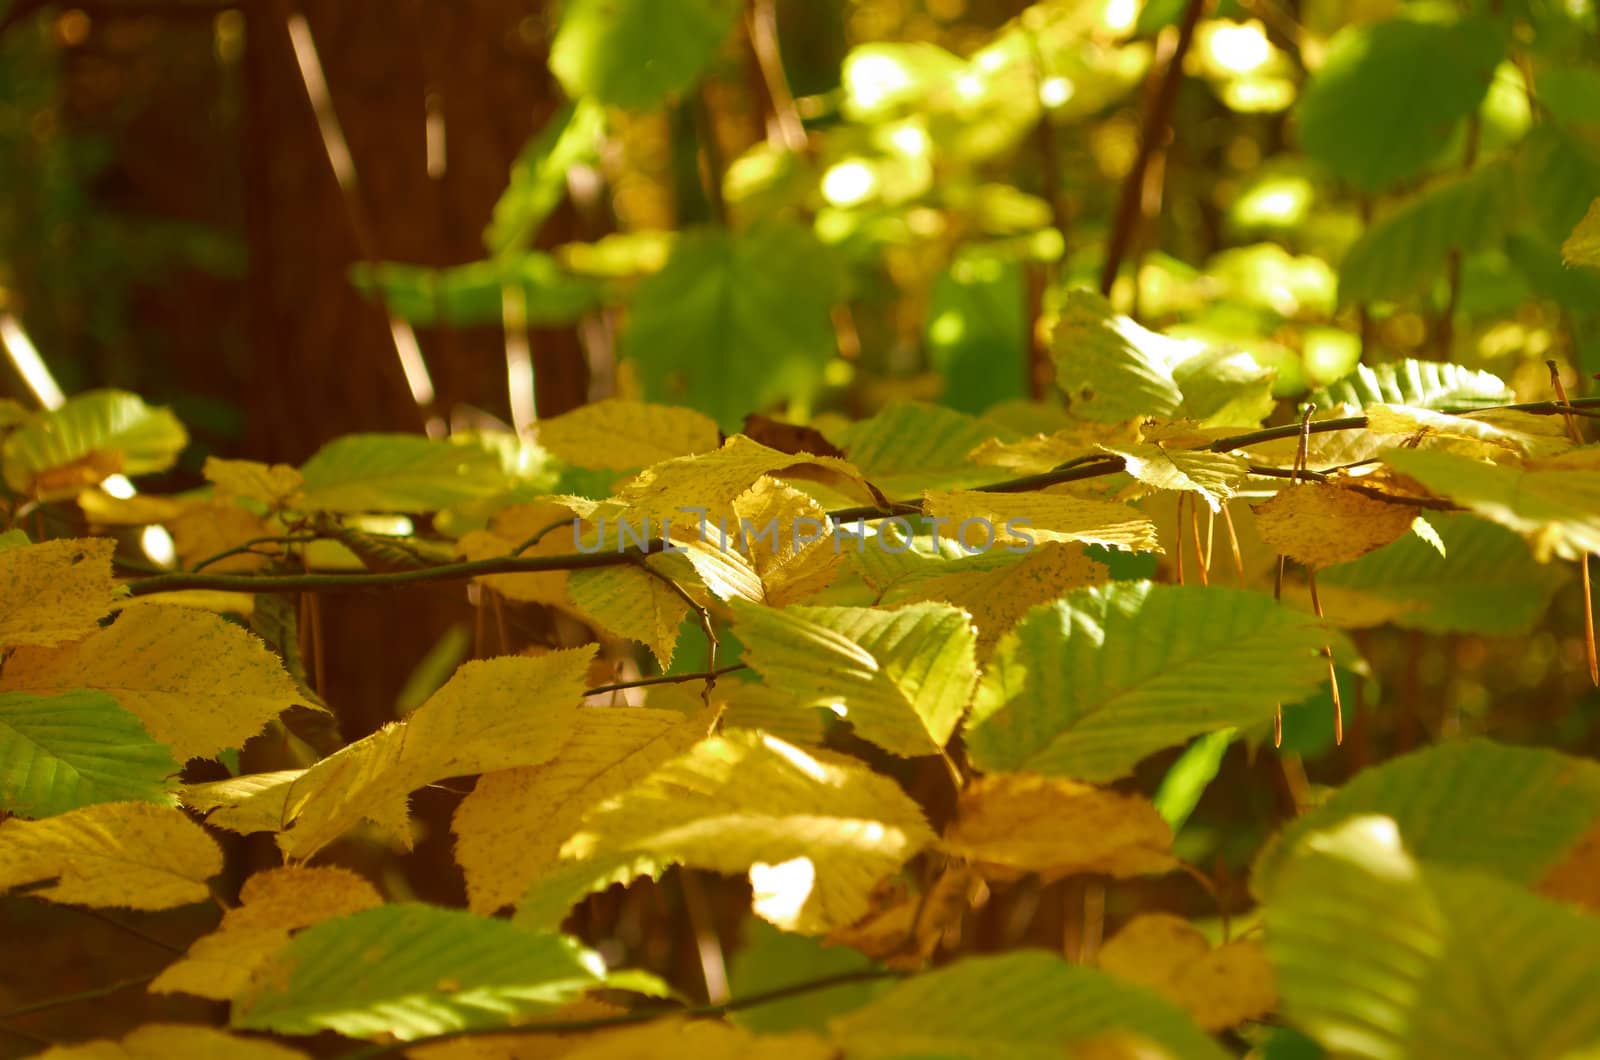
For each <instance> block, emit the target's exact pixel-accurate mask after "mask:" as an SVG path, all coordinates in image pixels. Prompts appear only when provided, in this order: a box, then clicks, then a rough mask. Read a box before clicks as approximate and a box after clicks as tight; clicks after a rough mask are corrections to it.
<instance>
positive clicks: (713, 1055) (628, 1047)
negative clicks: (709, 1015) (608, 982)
mask: <svg viewBox="0 0 1600 1060" xmlns="http://www.w3.org/2000/svg"><path fill="white" fill-rule="evenodd" d="M761 1007H762V1008H766V1007H767V1006H765V1005H763V1006H761ZM838 1055H839V1053H838V1050H837V1049H835V1048H834V1047H833V1046H832V1045H831V1044H830V1043H829V1042H827V1041H825V1040H824V1039H822V1038H819V1037H817V1036H816V1035H814V1034H805V1033H800V1032H794V1033H789V1034H753V1033H751V1032H750V1031H748V1030H745V1029H744V1028H743V1027H736V1026H733V1025H731V1024H728V1023H723V1022H719V1021H717V1020H691V1019H685V1018H682V1017H671V1018H668V1019H657V1020H651V1021H650V1022H649V1023H647V1024H645V1025H644V1026H642V1027H627V1028H621V1029H618V1030H614V1031H609V1032H607V1033H605V1034H602V1035H592V1036H590V1037H589V1038H586V1039H582V1040H580V1041H578V1042H577V1043H576V1044H575V1045H574V1046H573V1047H572V1049H571V1050H570V1051H567V1050H563V1051H562V1053H561V1058H562V1060H660V1058H662V1057H694V1058H695V1060H833V1058H835V1057H837V1056H838Z"/></svg>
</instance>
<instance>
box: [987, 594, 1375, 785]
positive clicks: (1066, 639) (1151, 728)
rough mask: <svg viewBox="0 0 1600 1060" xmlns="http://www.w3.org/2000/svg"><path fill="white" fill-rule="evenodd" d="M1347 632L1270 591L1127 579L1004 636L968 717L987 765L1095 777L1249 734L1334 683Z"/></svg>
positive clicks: (1049, 609) (1048, 610)
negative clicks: (1197, 741)
mask: <svg viewBox="0 0 1600 1060" xmlns="http://www.w3.org/2000/svg"><path fill="white" fill-rule="evenodd" d="M1330 645H1331V646H1332V648H1333V650H1334V651H1335V653H1344V652H1346V651H1349V650H1350V649H1349V645H1348V642H1347V641H1346V640H1345V639H1344V637H1343V636H1342V635H1340V634H1338V633H1336V632H1333V631H1331V630H1329V629H1328V628H1327V627H1326V626H1324V625H1323V624H1322V623H1320V622H1319V621H1317V620H1316V619H1315V618H1313V617H1312V616H1309V615H1306V614H1303V613H1297V612H1294V611H1291V610H1289V609H1288V608H1284V607H1281V606H1279V605H1278V604H1276V603H1274V602H1273V601H1272V600H1271V599H1270V598H1268V597H1266V596H1260V595H1257V594H1255V593H1249V592H1244V591H1241V590H1236V589H1225V588H1200V587H1197V586H1166V585H1152V584H1151V583H1149V582H1117V583H1113V584H1111V585H1106V586H1101V587H1099V588H1093V589H1085V590H1081V591H1079V592H1076V593H1073V594H1072V595H1071V596H1068V597H1066V598H1065V599H1063V600H1061V601H1059V602H1057V603H1055V604H1051V605H1045V606H1042V607H1037V608H1035V609H1034V610H1032V611H1030V612H1029V613H1028V616H1027V617H1026V618H1024V619H1023V620H1022V622H1021V623H1019V624H1018V626H1017V628H1016V629H1014V630H1013V631H1012V632H1011V633H1010V634H1008V635H1007V636H1006V637H1005V638H1004V639H1003V640H1001V642H1000V645H999V647H997V648H996V649H995V653H994V657H993V659H992V660H991V662H990V666H989V669H988V670H987V672H986V673H985V674H984V677H983V681H982V682H981V683H980V684H979V686H978V693H977V696H976V698H975V700H974V704H973V710H972V713H971V715H970V716H969V717H968V719H967V725H966V730H965V731H966V739H967V749H968V752H969V753H970V754H971V756H972V760H973V762H974V763H975V764H976V765H977V766H978V767H979V768H981V769H985V770H1006V771H1015V772H1032V773H1042V774H1046V775H1050V776H1064V777H1073V778H1075V779H1079V780H1086V781H1091V782H1104V781H1109V780H1115V779H1116V778H1118V777H1120V776H1124V775H1126V774H1127V773H1128V772H1129V771H1130V770H1132V769H1133V767H1134V766H1135V765H1136V764H1137V763H1138V762H1139V761H1140V760H1141V759H1143V758H1144V757H1145V756H1146V755H1149V754H1151V753H1153V752H1155V751H1158V750H1161V749H1162V748H1165V747H1171V746H1174V745H1176V744H1180V743H1183V742H1184V741H1186V740H1188V739H1189V738H1190V737H1192V736H1197V735H1199V734H1201V733H1205V732H1213V731H1215V730H1217V729H1225V728H1229V727H1232V726H1245V725H1251V724H1254V723H1256V722H1259V721H1261V720H1263V719H1265V718H1268V717H1270V716H1271V715H1272V713H1273V711H1274V710H1275V709H1276V708H1277V706H1278V704H1280V703H1293V702H1297V701H1298V700H1300V699H1302V698H1304V697H1305V696H1306V694H1307V693H1308V692H1310V691H1311V689H1312V688H1313V687H1315V686H1316V685H1317V684H1318V682H1320V681H1324V680H1326V679H1327V661H1326V659H1325V658H1324V657H1323V655H1322V653H1323V650H1324V648H1325V647H1327V646H1330Z"/></svg>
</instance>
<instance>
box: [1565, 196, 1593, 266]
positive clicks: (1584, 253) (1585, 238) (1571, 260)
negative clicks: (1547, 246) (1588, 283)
mask: <svg viewBox="0 0 1600 1060" xmlns="http://www.w3.org/2000/svg"><path fill="white" fill-rule="evenodd" d="M1561 257H1562V260H1564V261H1565V262H1566V263H1567V264H1568V265H1594V266H1600V199H1595V200H1594V201H1593V202H1591V203H1590V204H1589V209H1588V212H1586V213H1585V214H1584V215H1583V219H1582V220H1581V221H1579V222H1578V226H1577V227H1576V228H1574V229H1573V230H1572V234H1571V235H1569V236H1567V239H1566V242H1564V243H1562V244H1561Z"/></svg>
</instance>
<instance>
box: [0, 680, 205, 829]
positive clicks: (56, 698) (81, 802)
mask: <svg viewBox="0 0 1600 1060" xmlns="http://www.w3.org/2000/svg"><path fill="white" fill-rule="evenodd" d="M10 669H11V666H10V665H9V664H8V665H7V668H6V672H7V676H9V674H10ZM177 771H178V763H177V762H175V761H173V758H172V752H171V751H169V750H168V749H167V748H166V747H165V746H163V745H161V744H159V743H157V742H156V741H155V740H152V739H151V738H150V734H149V733H148V732H147V731H145V727H144V726H143V725H142V724H140V722H139V719H138V718H137V717H135V716H134V715H133V714H130V713H129V712H128V711H126V710H124V709H123V708H122V707H120V706H118V705H117V701H116V700H115V699H113V698H111V697H110V696H108V695H106V694H105V693H103V692H94V691H86V690H82V689H79V690H76V691H70V692H63V693H61V694H59V695H33V694H30V693H27V692H0V808H3V809H6V810H9V811H10V812H12V813H16V814H21V815H22V816H24V817H49V816H51V815H53V814H58V813H66V812H67V811H69V810H76V809H78V808H79V807H83V806H90V805H93V804H95V803H104V802H119V801H134V800H142V801H145V802H155V803H162V804H165V805H172V804H174V803H175V801H176V800H174V799H173V797H172V795H171V793H170V792H168V791H167V784H166V778H168V777H170V776H172V775H173V774H174V773H176V772H177Z"/></svg>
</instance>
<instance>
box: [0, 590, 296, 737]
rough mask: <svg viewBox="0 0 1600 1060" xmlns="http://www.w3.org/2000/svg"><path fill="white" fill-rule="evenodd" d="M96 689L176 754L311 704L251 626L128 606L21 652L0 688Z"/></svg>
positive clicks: (248, 732) (43, 691)
mask: <svg viewBox="0 0 1600 1060" xmlns="http://www.w3.org/2000/svg"><path fill="white" fill-rule="evenodd" d="M73 688H85V689H94V690H99V691H104V692H106V693H108V694H110V695H111V696H113V697H114V698H115V699H116V701H117V702H118V703H119V704H121V705H122V706H123V707H125V708H126V709H128V710H129V711H131V712H133V714H135V715H136V716H138V718H139V720H141V721H142V722H144V725H145V727H146V728H147V729H149V730H150V734H151V735H152V736H154V737H155V738H156V740H158V741H159V742H161V743H164V744H166V745H167V746H169V747H171V748H172V752H173V754H174V755H175V756H176V757H177V758H178V759H179V760H180V761H183V760H186V759H189V758H208V757H210V756H212V755H214V754H216V753H217V752H218V751H221V750H223V749H224V748H228V747H239V746H241V745H242V744H243V743H244V742H245V741H246V740H248V739H249V738H250V737H252V736H254V735H255V734H256V733H258V732H260V731H261V728H262V726H264V725H265V724H266V723H267V722H268V721H270V720H271V719H272V718H274V717H276V716H277V715H278V714H280V713H282V712H283V711H285V710H288V709H289V708H290V707H293V706H297V705H303V706H314V705H313V704H311V703H310V702H309V701H308V699H307V697H306V696H305V695H304V694H303V693H302V692H301V691H300V690H299V688H298V687H297V686H296V685H295V683H294V680H293V679H292V678H291V677H290V676H289V675H288V673H287V672H286V671H285V670H284V669H283V664H282V663H281V662H279V661H278V659H277V658H276V657H275V656H273V655H272V653H271V652H269V651H268V650H267V648H266V646H265V645H263V644H262V643H261V641H260V640H258V639H257V638H256V637H255V636H254V635H253V634H251V633H250V632H249V631H247V630H245V629H242V628H240V627H239V626H237V625H234V624H233V623H231V622H227V621H225V620H223V619H221V618H218V617H217V616H215V615H211V614H207V613H205V612H203V611H194V610H190V609H187V608H176V607H134V608H128V609H127V610H125V611H124V612H123V613H122V615H121V616H120V617H119V618H118V619H117V620H116V621H115V622H113V623H112V624H111V625H110V626H109V627H107V628H106V629H103V630H100V631H99V632H97V633H95V634H94V635H93V636H90V637H89V638H87V639H86V640H82V641H79V642H78V643H77V644H73V645H68V646H65V647H60V648H53V649H45V648H26V649H22V650H19V651H18V652H17V653H16V654H15V655H14V656H13V657H12V659H11V660H10V661H9V662H8V663H7V664H6V668H5V672H4V674H3V675H0V690H5V691H20V692H29V693H31V694H34V695H54V694H60V693H62V692H64V691H66V690H68V689H73Z"/></svg>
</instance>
